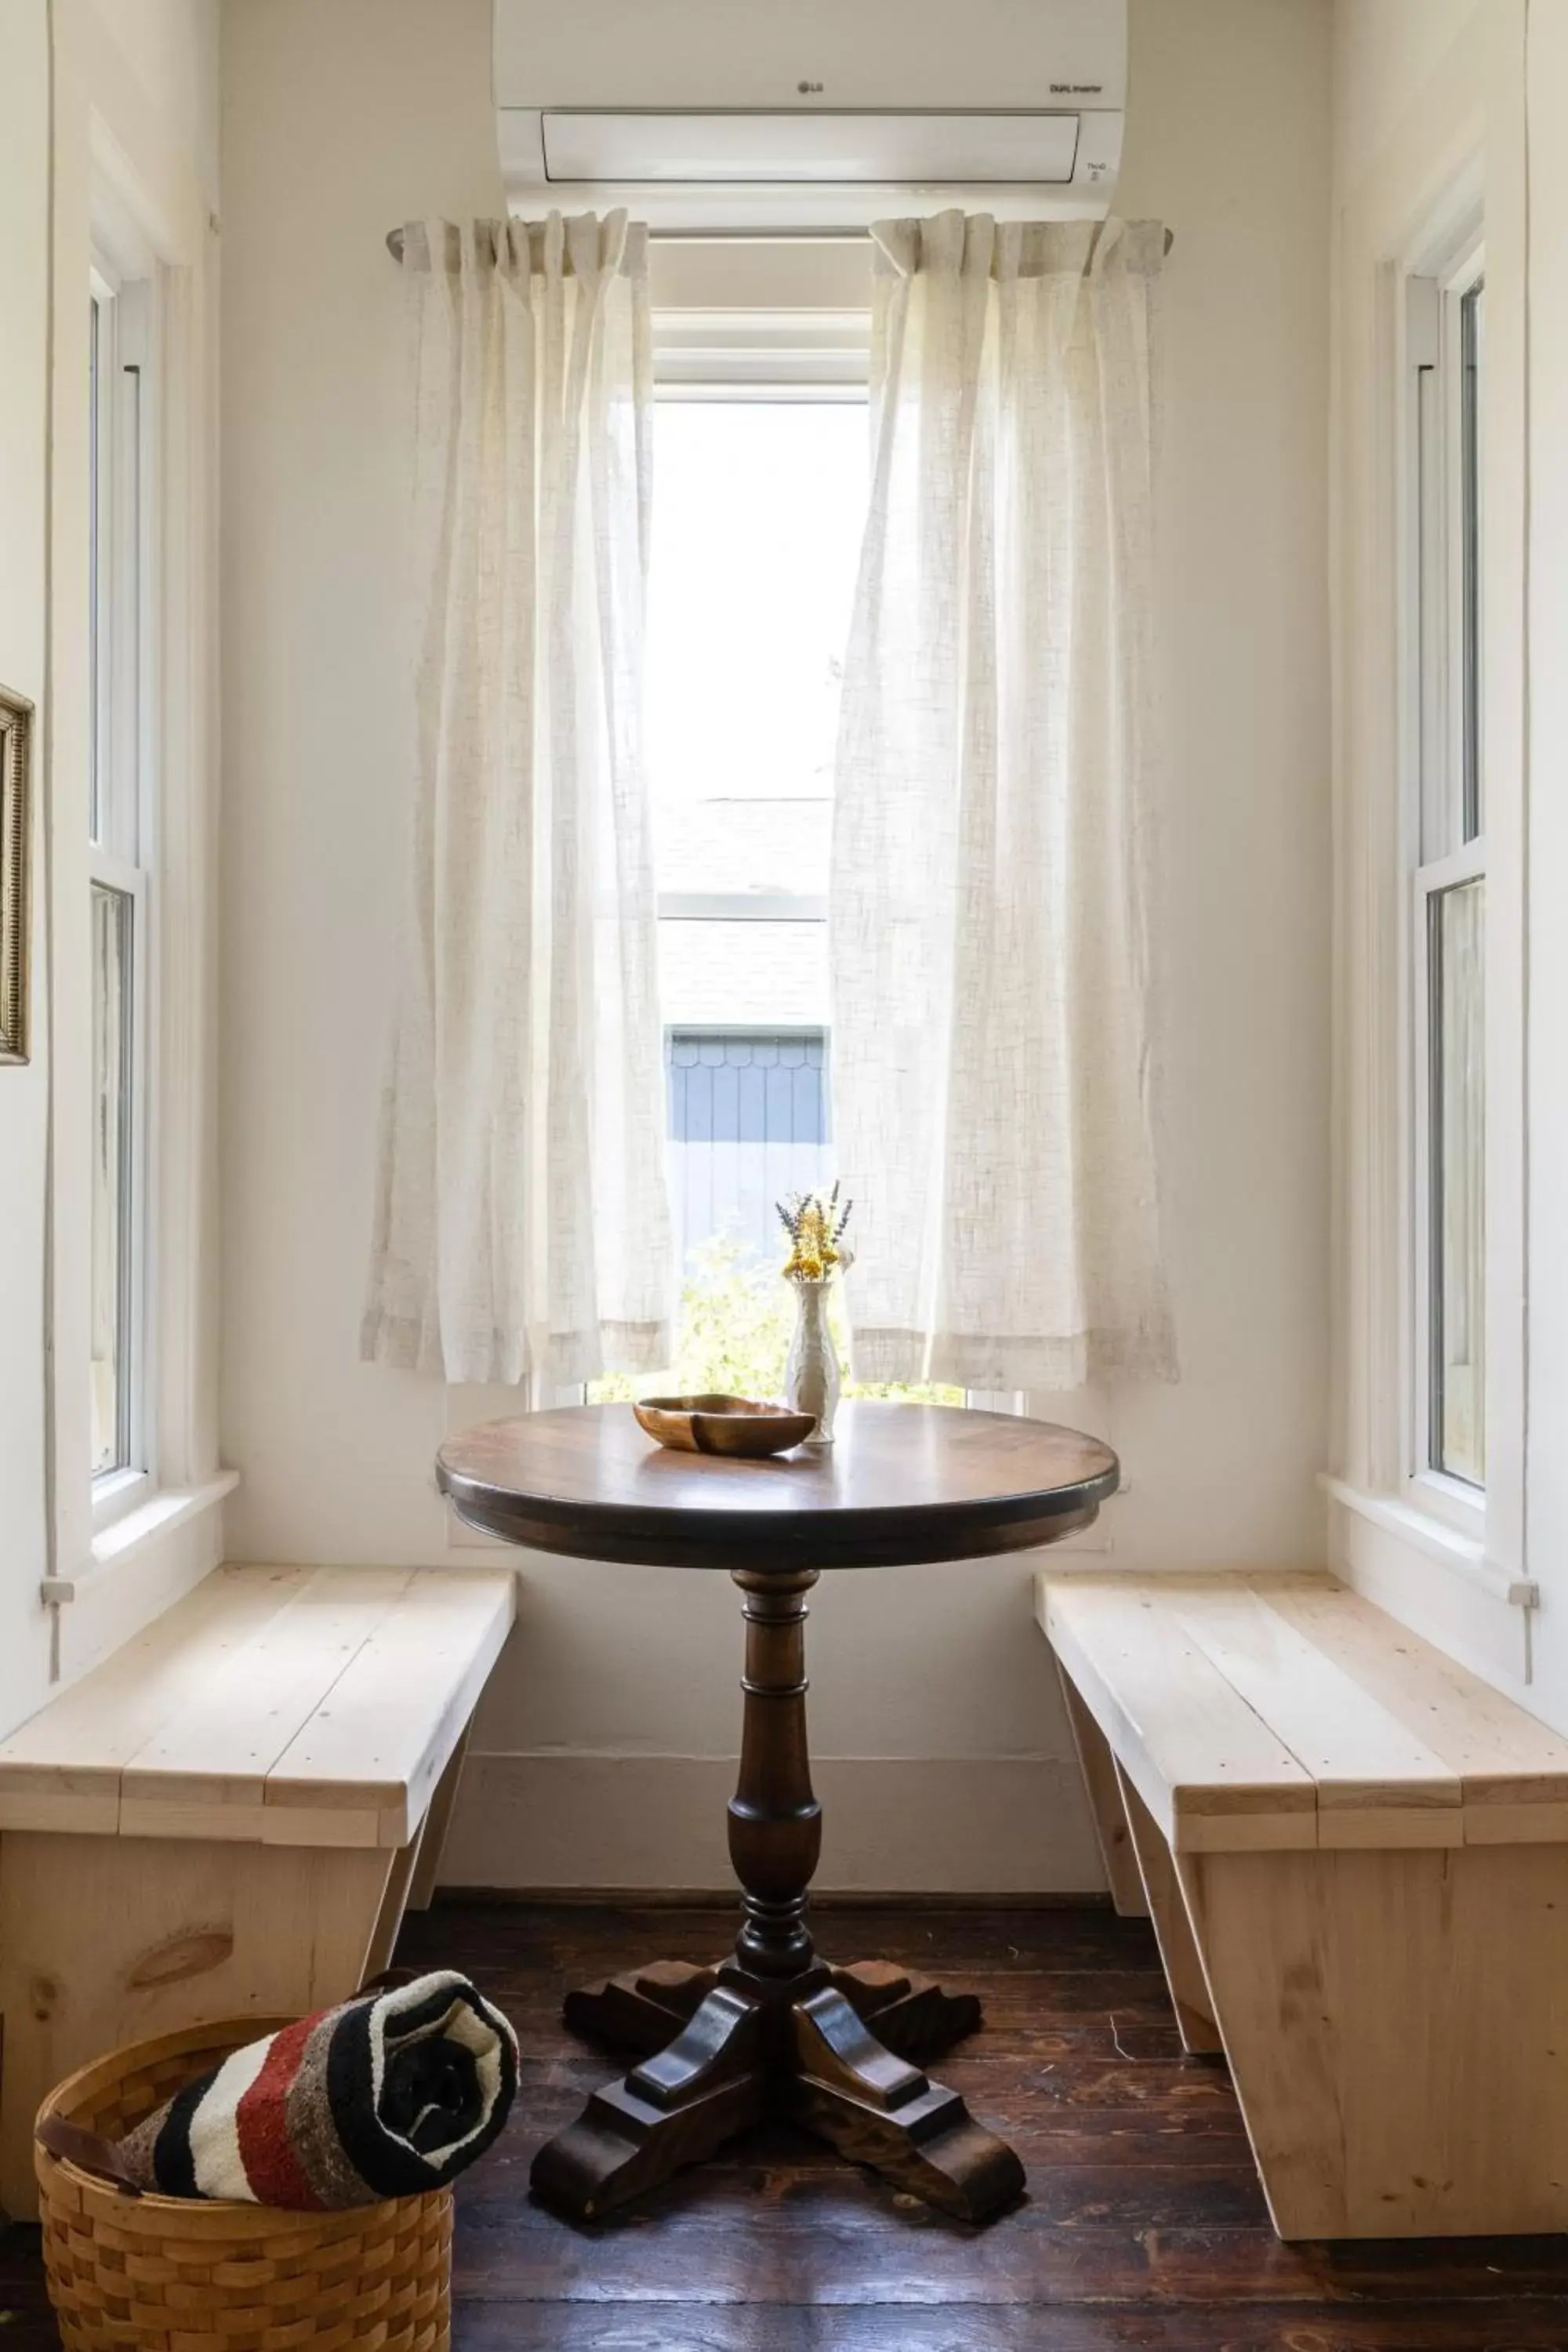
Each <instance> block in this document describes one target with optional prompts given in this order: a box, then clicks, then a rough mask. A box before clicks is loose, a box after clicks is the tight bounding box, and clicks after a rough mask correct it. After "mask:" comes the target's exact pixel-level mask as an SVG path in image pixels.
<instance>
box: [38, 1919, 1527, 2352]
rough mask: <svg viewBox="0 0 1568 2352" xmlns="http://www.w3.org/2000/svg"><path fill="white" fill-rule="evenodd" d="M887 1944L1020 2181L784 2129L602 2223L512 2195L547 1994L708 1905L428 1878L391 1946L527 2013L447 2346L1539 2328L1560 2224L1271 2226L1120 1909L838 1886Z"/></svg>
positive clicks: (515, 2349)
mask: <svg viewBox="0 0 1568 2352" xmlns="http://www.w3.org/2000/svg"><path fill="white" fill-rule="evenodd" d="M819 1924H820V1926H821V1927H822V1929H823V1932H824V1938H825V1940H826V1941H830V1943H831V1947H832V1948H833V1950H834V1951H835V1952H837V1953H841V1954H842V1955H843V1956H844V1957H846V1958H854V1957H856V1956H863V1957H869V1956H871V1955H872V1954H875V1953H878V1952H882V1953H885V1954H887V1955H888V1956H889V1957H893V1958H900V1959H901V1960H904V1961H906V1962H909V1963H910V1964H912V1965H915V1966H917V1967H919V1968H921V1969H926V1970H929V1971H931V1973H933V1974H938V1975H940V1976H942V1978H943V1979H944V1980H947V1981H951V1982H952V1983H953V1984H955V1985H959V1986H962V1987H965V1988H967V1989H970V1990H975V1991H977V1992H979V1993H980V1994H981V1996H982V1998H983V2000H984V2001H985V2003H986V2007H987V2013H988V2023H987V2026H986V2028H985V2029H984V2031H983V2032H980V2033H979V2034H977V2035H975V2036H973V2037H972V2039H971V2040H970V2041H969V2042H965V2043H963V2044H961V2045H960V2046H959V2048H958V2049H956V2050H955V2051H954V2052H953V2053H952V2055H951V2057H950V2058H949V2059H948V2060H947V2061H946V2062H945V2063H944V2064H943V2066H942V2069H941V2070H940V2071H941V2072H942V2074H943V2075H944V2077H945V2078H946V2079H947V2080H949V2081H950V2082H952V2084H953V2085H954V2087H955V2088H957V2089H959V2090H961V2091H962V2092H963V2095H964V2096H965V2097H966V2098H967V2099H968V2100H969V2102H970V2104H971V2105H972V2106H973V2108H974V2110H975V2111H976V2112H977V2113H979V2114H982V2115H984V2116H986V2117H987V2118H988V2119H989V2120H991V2121H992V2122H994V2124H995V2125H996V2126H997V2127H998V2128H1000V2129H1001V2130H1003V2131H1004V2132H1005V2133H1006V2134H1007V2135H1008V2136H1009V2137H1011V2138H1012V2140H1013V2142H1014V2144H1015V2145H1016V2147H1017V2149H1018V2151H1019V2154H1020V2155H1021V2156H1022V2158H1023V2159H1024V2162H1025V2165H1026V2169H1027V2173H1028V2180H1029V2193H1028V2196H1027V2199H1026V2201H1025V2202H1024V2203H1023V2204H1022V2205H1021V2206H1019V2207H1018V2208H1017V2209H1016V2210H1015V2211H1014V2212H1012V2213H1010V2214H1008V2215H1006V2216H1005V2217H1004V2219H1003V2220H1002V2221H998V2222H996V2223H994V2225H993V2226H992V2227H991V2228H989V2229H972V2228H967V2227H964V2226H963V2225H961V2224H958V2223H954V2222H951V2221H944V2220H942V2218H941V2216H939V2215H937V2214H935V2213H933V2212H932V2211H931V2210H930V2209H929V2208H927V2207H925V2206H923V2205H921V2204H920V2203H919V2202H918V2201H917V2200H913V2199H911V2198H908V2197H905V2196H900V2195H899V2194H897V2193H896V2192H895V2191H893V2190H892V2189H889V2188H888V2187H887V2186H886V2185H885V2184H884V2183H882V2182H880V2181H879V2180H878V2179H875V2178H874V2177H872V2176H871V2175H869V2174H867V2173H864V2172H861V2171H859V2170H858V2169H857V2168H855V2167H853V2166H851V2165H848V2164H845V2163H843V2162H841V2161H840V2160H839V2159H838V2158H837V2157H835V2156H834V2155H833V2154H832V2152H831V2151H830V2150H827V2149H826V2148H822V2147H817V2146H816V2145H815V2144H814V2143H812V2142H810V2141H809V2140H807V2139H805V2137H801V2136H799V2135H797V2134H795V2133H794V2132H792V2131H790V2130H789V2129H788V2128H787V2127H785V2126H771V2127H770V2128H769V2129H768V2130H767V2131H765V2132H759V2133H756V2134H754V2135H752V2136H751V2137H749V2138H746V2139H742V2140H740V2141H737V2142H736V2143H735V2144H734V2146H733V2147H731V2148H730V2149H728V2150H727V2151H725V2153H724V2155H723V2157H722V2158H721V2160H720V2161H719V2162H717V2163H714V2164H712V2165H709V2166H707V2167H705V2168H701V2169H700V2170H699V2171H697V2172H694V2173H690V2174H688V2175H685V2176H683V2177H681V2178H680V2179H677V2180H676V2181H674V2182H673V2183H672V2184H671V2185H670V2186H669V2187H668V2189H665V2190H663V2191H662V2192H660V2194H659V2195H658V2197H655V2198H651V2199H649V2200H647V2202H646V2203H644V2204H641V2205H633V2206H631V2207H628V2208H627V2209H626V2210H625V2211H624V2212H623V2213H621V2214H619V2215H616V2216H613V2217H612V2218H611V2219H610V2220H609V2221H605V2222H604V2223H601V2224H599V2225H597V2226H595V2227H593V2228H589V2229H574V2228H572V2227H569V2226H568V2225H566V2224H564V2223H563V2222H562V2221H558V2220H556V2219H555V2218H554V2217H553V2216H552V2215H551V2214H549V2213H546V2212H544V2211H543V2210H541V2209H540V2208H539V2207H537V2206H535V2205H533V2204H531V2202H530V2200H529V2197H528V2189H527V2183H528V2167H529V2163H530V2161H531V2157H532V2153H533V2150H534V2148H535V2147H537V2146H538V2144H539V2142H540V2141H541V2140H542V2138H544V2137H547V2136H548V2134H549V2133H550V2132H552V2130H554V2129H555V2128H556V2127H557V2126H558V2125H559V2123H560V2122H561V2121H562V2120H563V2119H564V2117H565V2116H568V2115H570V2114H571V2113H573V2112H574V2110H575V2109H576V2107H577V2106H578V2105H580V2103H581V2101H582V2099H583V2097H584V2094H585V2093H586V2091H587V2090H588V2089H590V2088H591V2087H592V2086H593V2085H594V2084H595V2083H596V2082H599V2081H601V2080H603V2079H605V2077H606V2076H607V2075H609V2074H612V2073H613V2072H614V2071H615V2069H614V2062H613V2061H611V2060H610V2059H608V2058H606V2057H605V2055H604V2054H603V2053H595V2052H594V2051H593V2050H590V2049H588V2048H586V2047H585V2046H584V2045H583V2044H582V2043H580V2042H575V2041H574V2039H573V2038H572V2037H571V2036H570V2035H568V2034H567V2033H566V2032H564V2030H563V2028H562V2026H561V2024H560V2021H559V2003H560V1998H561V1995H562V1993H563V1991H564V1990H566V1989H567V1987H568V1986H569V1985H571V1984H573V1983H575V1982H576V1981H578V1980H579V1979H584V1980H586V1979H594V1978H595V1977H600V1976H604V1975H605V1974H607V1973H609V1972H610V1971H611V1970H612V1969H615V1968H617V1967H624V1966H626V1964H628V1963H631V1962H635V1961H636V1960H638V1959H641V1958H651V1957H653V1956H654V1955H655V1954H656V1953H658V1952H661V1951H672V1952H681V1951H686V1952H690V1953H691V1954H693V1955H694V1956H698V1957H700V1956H702V1955H704V1954H711V1953H715V1952H717V1951H718V1950H719V1949H721V1947H722V1945H723V1942H724V1940H725V1938H726V1936H727V1935H728V1933H729V1932H730V1929H731V1920H730V1918H729V1917H728V1916H727V1915H726V1914H724V1913H722V1912H719V1911H700V1912H699V1911H679V1912H672V1911H659V1910H657V1909H653V1908H650V1907H649V1906H646V1905H643V1906H616V1907H606V1908H605V1909H604V1910H603V1911H600V1910H597V1909H595V1908H594V1907H591V1906H582V1905H577V1906H558V1907H553V1908H548V1907H540V1906H531V1907H528V1908H523V1907H521V1906H518V1907H512V1908H508V1907H505V1906H499V1905H495V1904H489V1903H482V1904H481V1903H475V1902H469V1903H461V1902H453V1901H447V1900H440V1901H438V1902H437V1905H436V1906H435V1907H434V1908H433V1909H432V1910H431V1911H429V1912H427V1913H426V1914H423V1915H421V1916H417V1917H415V1918H413V1919H411V1920H410V1921H409V1922H408V1924H407V1927H405V1933H404V1937H403V1940H402V1943H401V1945H400V1948H399V1952H398V1958H399V1960H400V1961H401V1962H403V1963H405V1964H406V1965H409V1966H415V1967H419V1966H425V1965H435V1964H437V1963H440V1964H444V1965H450V1966H453V1967H458V1968H462V1969H468V1971H469V1972H470V1973H471V1974H472V1975H474V1976H475V1977H476V1978H477V1979H478V1980H479V1983H480V1985H481V1986H482V1987H483V1988H484V1989H485V1990H487V1991H488V1992H489V1993H491V1994H492V1996H494V1997H495V1998H496V1999H498V2000H500V2001H501V2002H502V2004H503V2005H504V2006H505V2007H506V2008H507V2010H508V2011H509V2012H510V2014H511V2015H512V2017H513V2020H514V2021H515V2022H516V2023H517V2025H518V2027H519V2030H520V2032H521V2037H522V2043H523V2069H522V2081H521V2092H520V2095H519V2100H518V2105H517V2108H516V2110H515V2112H514V2116H513V2119H512V2122H511V2124H510V2126H509V2128H508V2130H507V2132H506V2134H505V2135H504V2137H503V2138H502V2140H501V2141H500V2145H499V2146H498V2147H497V2148H496V2149H495V2150H494V2151H493V2152H492V2154H491V2155H490V2156H489V2158H487V2159H486V2161H485V2162H484V2163H483V2164H482V2165H480V2166H479V2167H478V2168H476V2169H475V2170H474V2172H473V2173H471V2174H470V2175H468V2177H467V2178H466V2179H465V2180H464V2181H463V2182H462V2184H461V2185H460V2187H459V2190H458V2240H457V2271H456V2284H457V2309H456V2321H455V2328H454V2336H453V2342H454V2347H455V2352H1564V2347H1568V2239H1563V2238H1535V2239H1529V2238H1527V2239H1498V2240H1472V2241H1426V2242H1419V2241H1400V2242H1384V2243H1371V2242H1364V2243H1356V2244H1349V2245H1344V2246H1321V2245H1320V2246H1311V2245H1308V2246H1286V2245H1282V2244H1281V2243H1280V2242H1279V2240H1278V2239H1277V2238H1276V2237H1275V2236H1274V2234H1273V2231H1271V2230H1270V2228H1269V2227H1268V2221H1267V2218H1266V2216H1265V2214H1264V2211H1263V2207H1262V2201H1261V2199H1260V2197H1259V2194H1258V2185H1257V2179H1256V2176H1255V2174H1254V2172H1253V2168H1252V2163H1251V2158H1250V2157H1249V2155H1248V2152H1247V2143H1246V2137H1245V2135H1244V2133H1243V2131H1242V2128H1241V2122H1240V2117H1239V2115H1238V2113H1237V2106H1236V2102H1235V2099H1234V2097H1233V2095H1232V2094H1231V2091H1230V2086H1229V2082H1228V2079H1227V2076H1226V2069H1225V2066H1224V2063H1223V2061H1221V2060H1217V2059H1213V2058H1204V2057H1188V2056H1184V2054H1183V2052H1182V2047H1181V2042H1180V2038H1179V2036H1178V2034H1177V2032H1176V2030H1175V2024H1174V2021H1173V2018H1172V2016H1171V2012H1170V2010H1169V2007H1168V2005H1167V2004H1166V2002H1165V2000H1164V1997H1163V1993H1162V1991H1161V1990H1160V1979H1159V1975H1158V1962H1157V1957H1156V1954H1155V1950H1154V1943H1153V1937H1152V1932H1151V1929H1150V1927H1149V1925H1148V1923H1147V1922H1146V1921H1142V1920H1128V1919H1118V1918H1115V1917H1114V1916H1112V1915H1111V1914H1110V1912H1109V1911H1108V1910H1104V1909H1100V1908H1098V1907H1096V1906H1090V1905H1085V1906H1082V1907H1081V1908H1079V1909H1076V1910H1061V1911H1033V1912H1021V1911H1020V1912H1006V1911H990V1912H979V1911H976V1912H973V1913H967V1914H965V1913H950V1912H941V1913H921V1912H918V1911H907V1912H898V1911H888V1910H886V1909H880V1908H872V1907H868V1908H867V1909H866V1910H865V1911H855V1910H850V1909H843V1908H837V1907H836V1908H835V1909H834V1910H833V1911H832V1912H830V1913H827V1914H826V1915H825V1916H824V1917H823V1919H822V1921H821V1922H820V1923H819ZM40 2286H41V2282H40V2279H39V2275H38V2265H37V2233H36V2232H26V2231H12V2232H9V2233H5V2235H3V2236H0V2329H3V2330H4V2332H3V2333H0V2343H3V2344H4V2345H5V2346H6V2347H16V2352H53V2347H54V2346H55V2342H56V2339H55V2336H54V2334H53V2331H52V2328H51V2327H50V2326H49V2324H48V2322H47V2320H45V2319H43V2318H42V2317H41V2316H40V2308H41V2306H40ZM13 2315H14V2316H13Z"/></svg>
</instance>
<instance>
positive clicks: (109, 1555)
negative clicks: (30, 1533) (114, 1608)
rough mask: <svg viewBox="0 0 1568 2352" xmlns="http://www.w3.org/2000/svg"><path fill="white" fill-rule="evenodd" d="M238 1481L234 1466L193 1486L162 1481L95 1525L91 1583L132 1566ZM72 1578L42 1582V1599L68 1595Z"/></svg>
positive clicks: (70, 1597)
mask: <svg viewBox="0 0 1568 2352" xmlns="http://www.w3.org/2000/svg"><path fill="white" fill-rule="evenodd" d="M238 1484H239V1473H238V1471H237V1470H220V1471H219V1472H218V1474H217V1475H216V1478H208V1479H205V1480H204V1482H203V1484H202V1485H201V1486H164V1487H162V1488H160V1489H159V1490H158V1492H157V1493H155V1494H153V1495H151V1496H149V1497H148V1499H147V1500H146V1502H144V1503H140V1504H138V1505H137V1507H135V1509H134V1510H130V1511H127V1512H125V1514H124V1515H123V1517H120V1518H118V1519H115V1520H114V1521H113V1522H112V1523H111V1525H110V1526H109V1527H106V1528H100V1530H99V1532H98V1533H97V1535H95V1536H94V1538H93V1539H92V1558H91V1563H90V1573H91V1577H92V1580H93V1582H94V1583H95V1584H96V1583H97V1581H98V1580H99V1578H100V1576H101V1575H104V1574H107V1573H109V1572H110V1571H112V1570H116V1569H125V1568H131V1567H133V1566H135V1565H136V1564H137V1563H138V1562H139V1561H140V1560H141V1559H142V1557H143V1556H144V1555H145V1554H146V1553H147V1552H148V1550H149V1549H151V1548H152V1547H153V1545H155V1544H156V1543H158V1542H159V1541H160V1540H161V1539H162V1538H163V1537H164V1536H168V1535H172V1534H173V1533H174V1529H175V1528H182V1527H184V1526H186V1525H187V1524H188V1523H189V1522H190V1521H191V1520H192V1519H195V1518H197V1517H200V1516H201V1514H202V1513H203V1512H204V1511H216V1509H217V1508H218V1507H219V1506H220V1505H221V1504H222V1503H223V1502H224V1500H225V1498H226V1496H230V1495H232V1494H233V1492H234V1490H235V1488H236V1487H237V1486H238ZM76 1593H77V1587H76V1583H75V1582H74V1581H73V1580H71V1579H70V1578H68V1577H57V1578H55V1579H53V1580H51V1581H46V1583H45V1585H44V1599H45V1600H46V1601H74V1600H75V1598H76Z"/></svg>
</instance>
